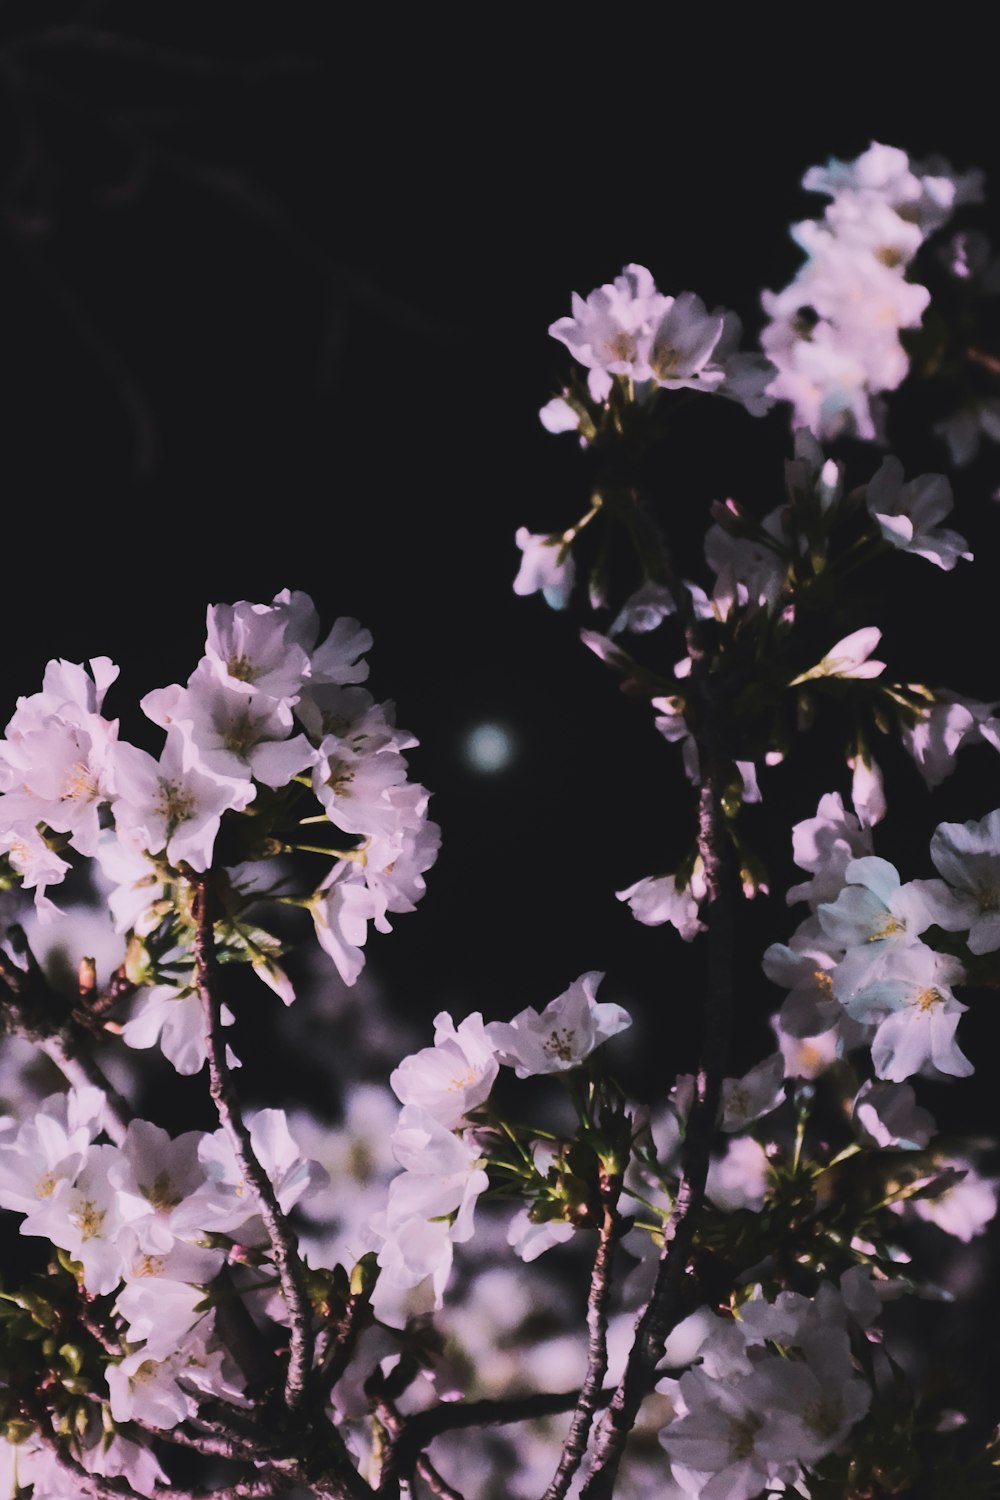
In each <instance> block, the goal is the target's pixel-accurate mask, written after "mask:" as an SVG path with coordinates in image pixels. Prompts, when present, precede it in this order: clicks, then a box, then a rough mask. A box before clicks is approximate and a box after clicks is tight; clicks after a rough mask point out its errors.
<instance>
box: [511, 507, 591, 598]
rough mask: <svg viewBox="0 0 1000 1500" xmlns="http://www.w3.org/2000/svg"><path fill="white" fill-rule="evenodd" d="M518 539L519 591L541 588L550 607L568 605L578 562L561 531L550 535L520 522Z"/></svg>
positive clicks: (527, 592)
mask: <svg viewBox="0 0 1000 1500" xmlns="http://www.w3.org/2000/svg"><path fill="white" fill-rule="evenodd" d="M514 540H515V542H516V543H517V545H518V546H519V547H520V549H521V565H520V567H519V568H518V571H517V577H516V578H515V579H514V592H515V594H536V593H538V592H539V591H540V592H541V593H542V595H543V596H544V598H545V602H546V604H547V605H548V606H549V608H550V609H565V608H566V605H567V604H568V603H569V596H570V594H571V593H572V591H573V584H574V581H575V579H576V564H575V562H574V560H573V553H572V551H571V550H570V548H569V546H567V545H566V542H565V540H564V538H563V536H562V535H561V533H559V532H557V533H556V534H555V535H554V536H546V535H543V534H536V533H534V532H530V531H529V530H528V528H527V527H526V526H519V527H518V529H517V532H516V534H515V537H514Z"/></svg>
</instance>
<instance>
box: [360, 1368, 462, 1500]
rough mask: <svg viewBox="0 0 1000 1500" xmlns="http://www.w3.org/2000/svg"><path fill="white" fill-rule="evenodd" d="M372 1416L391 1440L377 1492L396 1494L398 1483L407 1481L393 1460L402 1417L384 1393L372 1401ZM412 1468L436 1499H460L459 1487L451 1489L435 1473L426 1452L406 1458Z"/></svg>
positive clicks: (402, 1423) (387, 1494)
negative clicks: (373, 1410) (373, 1409)
mask: <svg viewBox="0 0 1000 1500" xmlns="http://www.w3.org/2000/svg"><path fill="white" fill-rule="evenodd" d="M375 1415H376V1417H377V1418H378V1420H379V1422H381V1424H382V1426H383V1427H384V1428H385V1430H386V1432H387V1433H388V1434H389V1436H390V1438H392V1439H393V1441H392V1442H391V1443H390V1444H389V1445H388V1450H387V1452H386V1455H385V1459H384V1461H383V1468H382V1473H381V1476H380V1481H379V1488H378V1493H379V1494H380V1495H383V1494H384V1495H385V1496H387V1497H394V1496H396V1495H398V1494H399V1492H400V1486H401V1484H403V1483H406V1482H407V1481H408V1477H409V1476H408V1475H407V1474H404V1473H402V1472H401V1470H400V1467H399V1464H398V1462H397V1461H396V1460H397V1449H396V1443H395V1439H396V1438H398V1437H399V1435H400V1433H401V1432H402V1431H403V1430H404V1426H405V1423H404V1420H403V1418H402V1417H401V1416H400V1414H399V1412H398V1411H397V1410H396V1407H395V1406H394V1405H393V1403H392V1401H391V1400H390V1399H389V1397H388V1396H387V1395H385V1394H384V1393H382V1394H380V1395H379V1396H378V1397H377V1398H376V1400H375ZM410 1462H411V1464H412V1467H413V1468H414V1469H416V1471H417V1473H418V1474H419V1475H420V1477H421V1479H422V1480H423V1481H424V1483H425V1484H426V1485H427V1487H428V1489H430V1490H431V1492H432V1493H433V1494H435V1495H437V1496H438V1500H464V1497H463V1495H462V1494H461V1492H460V1491H459V1490H456V1489H454V1488H453V1487H452V1486H451V1485H450V1484H449V1483H448V1481H447V1480H446V1479H445V1478H444V1477H443V1476H442V1475H441V1474H439V1473H438V1471H437V1469H436V1468H435V1467H434V1465H433V1464H432V1463H431V1461H430V1459H429V1458H428V1457H427V1455H426V1453H418V1454H416V1456H415V1457H413V1458H411V1460H410Z"/></svg>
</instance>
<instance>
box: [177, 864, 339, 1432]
mask: <svg viewBox="0 0 1000 1500" xmlns="http://www.w3.org/2000/svg"><path fill="white" fill-rule="evenodd" d="M196 912H197V924H198V925H197V932H196V934H195V946H194V953H195V971H196V975H197V983H198V993H199V995H200V997H201V1003H202V1010H203V1013H204V1017H205V1036H206V1046H207V1051H208V1067H209V1079H210V1082H209V1088H210V1091H211V1095H212V1099H213V1101H214V1103H215V1107H216V1110H217V1111H218V1115H219V1120H220V1121H221V1123H222V1127H223V1129H224V1130H225V1132H226V1134H227V1136H228V1137H229V1140H230V1143H231V1145H232V1147H233V1152H234V1154H235V1156H236V1160H237V1162H238V1163H239V1166H240V1170H241V1171H242V1173H243V1176H244V1178H245V1179H246V1181H247V1182H248V1183H249V1185H250V1187H251V1189H252V1190H253V1193H254V1196H255V1198H256V1200H257V1207H258V1209H259V1211H260V1215H261V1218H262V1219H263V1221H264V1225H265V1227H266V1229H267V1233H268V1238H269V1240H270V1242H271V1249H272V1251H273V1252H274V1259H275V1264H276V1265H277V1269H278V1276H279V1278H280V1281H281V1290H282V1293H283V1295H284V1298H285V1305H286V1307H287V1309H288V1317H289V1321H290V1324H291V1329H290V1335H289V1350H288V1374H287V1376H286V1379H285V1403H286V1405H287V1407H288V1409H289V1411H295V1410H297V1409H298V1408H299V1407H300V1406H301V1405H302V1401H303V1398H304V1396H305V1393H306V1387H307V1383H308V1379H309V1375H310V1372H311V1370H312V1358H313V1330H312V1308H311V1306H310V1303H309V1296H308V1293H307V1291H306V1285H305V1277H304V1276H303V1273H302V1262H301V1260H300V1259H299V1247H298V1240H297V1238H296V1235H295V1231H294V1230H293V1229H292V1228H291V1225H290V1224H289V1223H288V1220H287V1219H286V1217H285V1215H284V1214H283V1213H282V1211H281V1208H280V1206H279V1204H278V1199H277V1196H276V1194H275V1191H274V1186H273V1184H272V1182H271V1179H270V1178H269V1177H268V1175H267V1173H266V1172H265V1171H264V1168H263V1167H262V1166H261V1164H260V1162H259V1161H258V1160H257V1155H256V1152H255V1151H254V1148H253V1142H252V1141H251V1138H250V1131H249V1129H248V1127H247V1125H246V1123H245V1122H244V1119H243V1115H242V1111H241V1109H240V1103H239V1099H238V1097H237V1094H236V1090H235V1088H234V1087H233V1082H232V1078H231V1076H230V1073H229V1068H228V1065H227V1063H226V1043H225V1039H224V1037H223V1035H222V1016H221V1008H222V1002H221V998H220V996H219V990H218V972H217V970H218V965H217V961H216V957H215V938H214V931H213V913H212V893H211V891H210V889H209V886H208V882H207V880H204V879H202V880H200V881H199V882H198V885H197V887H196Z"/></svg>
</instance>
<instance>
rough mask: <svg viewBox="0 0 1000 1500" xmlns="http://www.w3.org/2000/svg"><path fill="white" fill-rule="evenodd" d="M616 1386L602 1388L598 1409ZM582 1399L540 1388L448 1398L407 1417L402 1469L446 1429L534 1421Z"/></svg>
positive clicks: (398, 1449)
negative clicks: (478, 1397)
mask: <svg viewBox="0 0 1000 1500" xmlns="http://www.w3.org/2000/svg"><path fill="white" fill-rule="evenodd" d="M613 1395H614V1391H613V1390H604V1391H600V1392H599V1393H598V1395H597V1396H596V1398H595V1400H594V1406H595V1408H597V1409H600V1408H601V1407H605V1406H608V1405H609V1404H610V1402H611V1398H612V1396H613ZM579 1399H580V1392H579V1391H539V1392H537V1393H536V1394H534V1395H531V1396H509V1397H501V1398H497V1397H490V1398H486V1399H484V1400H482V1401H448V1402H442V1403H441V1405H440V1406H432V1407H431V1408H430V1409H429V1410H428V1411H421V1412H416V1413H415V1414H414V1415H413V1416H410V1417H407V1418H406V1420H405V1425H404V1427H403V1431H402V1432H401V1434H400V1436H399V1438H398V1439H397V1442H396V1453H397V1457H398V1460H399V1465H400V1468H401V1469H402V1470H404V1471H405V1470H406V1468H407V1466H410V1467H412V1465H413V1463H414V1461H415V1459H414V1455H415V1454H417V1453H419V1452H420V1451H421V1449H423V1448H426V1447H427V1445H428V1444H429V1443H430V1442H432V1441H433V1439H434V1438H436V1437H439V1436H440V1435H441V1434H442V1433H445V1432H462V1431H465V1430H466V1429H468V1428H470V1427H499V1426H506V1425H508V1424H510V1423H514V1422H533V1421H537V1420H538V1419H539V1418H541V1417H556V1416H559V1415H561V1413H563V1412H567V1411H572V1410H573V1408H574V1406H576V1404H577V1402H578V1401H579Z"/></svg>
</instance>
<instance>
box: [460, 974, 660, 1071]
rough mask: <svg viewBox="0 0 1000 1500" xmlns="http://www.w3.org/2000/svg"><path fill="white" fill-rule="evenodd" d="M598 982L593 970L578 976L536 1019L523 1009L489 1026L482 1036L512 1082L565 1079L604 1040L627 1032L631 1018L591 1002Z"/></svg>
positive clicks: (599, 976) (619, 1009)
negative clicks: (553, 1076) (511, 1075)
mask: <svg viewBox="0 0 1000 1500" xmlns="http://www.w3.org/2000/svg"><path fill="white" fill-rule="evenodd" d="M603 978H604V975H603V974H602V973H599V972H597V971H596V970H592V971H590V972H589V973H586V974H581V976H580V978H579V979H577V980H575V981H574V983H573V984H572V985H570V987H569V989H568V990H566V991H565V992H564V993H563V994H562V995H559V996H558V997H557V999H555V1000H553V1001H551V1002H550V1003H549V1004H548V1005H547V1006H546V1007H545V1009H544V1010H543V1011H542V1012H541V1013H539V1012H538V1011H537V1010H534V1009H533V1008H532V1007H531V1006H528V1007H527V1009H525V1010H522V1011H519V1012H518V1014H517V1015H516V1016H515V1017H514V1018H513V1020H512V1021H510V1022H506V1021H491V1022H490V1024H489V1025H488V1026H487V1027H486V1035H487V1037H488V1038H489V1041H490V1044H491V1045H492V1046H493V1047H494V1048H495V1049H496V1051H497V1053H498V1054H499V1057H500V1061H501V1062H504V1063H506V1064H507V1065H508V1067H512V1068H513V1069H514V1071H515V1072H516V1074H517V1076H518V1078H531V1077H533V1076H534V1075H536V1074H538V1073H565V1072H567V1071H568V1070H569V1069H571V1068H578V1067H579V1066H580V1064H581V1063H582V1062H584V1061H585V1059H586V1058H588V1057H589V1056H590V1054H591V1053H592V1052H593V1051H594V1049H595V1048H597V1047H599V1046H601V1044H602V1043H603V1042H606V1041H607V1040H608V1038H609V1037H612V1036H615V1035H617V1033H618V1032H619V1031H622V1030H624V1029H625V1027H626V1026H631V1024H632V1018H631V1017H630V1016H629V1014H628V1012H627V1011H625V1010H623V1009H622V1007H621V1006H620V1005H614V1004H611V1003H602V1002H599V1001H598V1000H596V999H595V993H594V992H595V991H596V989H597V986H598V985H599V984H600V982H601V980H602V979H603Z"/></svg>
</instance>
